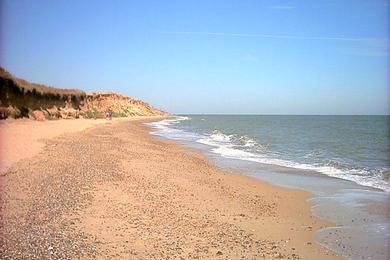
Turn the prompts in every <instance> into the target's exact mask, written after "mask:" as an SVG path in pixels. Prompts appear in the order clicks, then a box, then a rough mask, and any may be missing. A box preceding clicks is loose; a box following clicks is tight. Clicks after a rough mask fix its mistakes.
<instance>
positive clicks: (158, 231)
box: [0, 119, 340, 259]
mask: <svg viewBox="0 0 390 260" xmlns="http://www.w3.org/2000/svg"><path fill="white" fill-rule="evenodd" d="M145 120H146V119H142V120H130V119H122V120H119V119H118V120H117V119H115V120H113V121H107V120H81V119H80V120H58V121H46V122H36V121H30V120H21V121H19V120H13V121H12V120H11V121H5V122H2V123H1V125H0V131H1V158H2V161H1V165H2V166H1V167H2V168H1V169H2V171H1V175H0V178H1V179H0V181H1V234H2V235H1V249H0V254H1V258H2V259H8V258H9V259H34V258H40V259H42V258H64V259H74V258H83V259H90V258H98V259H107V258H117V259H152V258H153V259H167V258H174V259H175V258H177V259H192V258H194V259H258V258H286V259H339V258H340V257H339V256H337V255H335V254H334V253H333V252H331V251H329V250H327V249H325V248H322V247H320V246H319V245H318V244H316V242H315V241H314V231H315V230H317V229H319V228H322V227H325V226H327V225H328V223H326V222H324V221H321V220H319V219H316V218H314V217H313V216H312V215H311V213H310V205H309V204H308V202H307V201H306V200H307V199H308V198H309V196H310V194H309V193H307V192H303V191H298V190H291V189H285V188H280V187H277V186H274V185H270V184H267V183H265V182H261V181H258V180H255V179H252V178H249V177H245V176H242V175H239V174H238V173H237V174H231V173H226V172H224V171H222V170H221V169H218V168H217V167H215V166H213V165H211V164H210V163H209V162H208V161H207V158H205V157H204V156H203V155H201V154H199V153H197V152H195V151H192V150H190V149H188V148H185V147H184V146H182V145H180V144H178V143H175V142H172V141H165V140H160V139H157V138H155V137H152V136H151V135H150V134H149V131H150V130H149V129H148V128H147V127H146V126H145V125H143V122H145ZM148 120H151V119H148Z"/></svg>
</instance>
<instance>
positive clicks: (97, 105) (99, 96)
mask: <svg viewBox="0 0 390 260" xmlns="http://www.w3.org/2000/svg"><path fill="white" fill-rule="evenodd" d="M108 111H111V112H112V115H113V116H114V117H119V116H121V117H136V116H158V115H166V113H165V112H163V111H160V110H157V109H154V108H153V107H151V106H149V104H147V103H145V102H143V101H141V100H136V99H133V98H130V97H125V96H122V95H119V94H116V93H91V94H87V93H85V92H84V91H81V90H77V89H59V88H54V87H48V86H45V85H40V84H34V83H30V82H27V81H25V80H22V79H19V78H16V77H14V76H12V75H11V74H10V73H9V72H7V71H6V70H5V69H3V68H0V119H6V118H22V117H28V118H32V119H36V120H46V119H58V118H103V117H104V114H105V113H106V112H108Z"/></svg>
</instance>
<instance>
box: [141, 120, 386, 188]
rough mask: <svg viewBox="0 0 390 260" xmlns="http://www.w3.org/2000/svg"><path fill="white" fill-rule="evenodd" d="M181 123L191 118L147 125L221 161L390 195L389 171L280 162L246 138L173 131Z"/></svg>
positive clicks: (272, 154)
mask: <svg viewBox="0 0 390 260" xmlns="http://www.w3.org/2000/svg"><path fill="white" fill-rule="evenodd" d="M183 120H191V118H188V117H175V118H171V119H164V120H162V121H158V122H153V123H148V125H150V126H152V127H153V128H154V129H155V130H154V131H153V132H152V134H154V135H159V136H162V137H166V138H170V139H175V140H183V141H193V142H197V143H201V144H204V145H208V146H210V147H211V148H210V151H211V152H213V153H215V154H219V155H220V156H222V157H224V158H229V159H236V160H243V161H251V162H257V163H262V164H269V165H277V166H283V167H289V168H295V169H300V170H310V171H316V172H319V173H322V174H325V175H328V176H331V177H336V178H340V179H345V180H350V181H353V182H356V183H358V184H361V185H364V186H370V187H374V188H378V189H381V190H384V191H387V192H390V185H389V183H388V181H386V180H384V179H383V178H381V176H382V175H384V176H388V169H387V170H386V169H384V170H383V171H381V170H378V171H376V172H373V171H370V170H369V169H362V168H358V169H356V168H353V167H351V166H348V167H347V166H346V165H343V164H341V163H340V162H337V161H328V162H324V164H323V165H319V164H314V163H313V164H309V163H298V162H294V161H290V160H285V159H281V158H279V157H280V156H281V155H280V154H277V153H271V152H270V151H269V149H268V147H267V146H264V145H262V144H261V143H260V142H259V141H258V140H256V139H253V138H250V137H249V136H247V135H239V134H235V133H232V134H226V133H224V132H222V131H221V130H218V129H215V130H214V131H213V132H212V133H211V134H197V133H193V132H188V131H184V130H182V129H178V128H174V127H173V126H174V125H176V124H178V123H179V122H180V121H183ZM320 153H321V152H320V151H313V153H312V154H308V155H306V156H304V157H305V158H308V157H316V156H317V155H318V154H320ZM385 179H386V178H385Z"/></svg>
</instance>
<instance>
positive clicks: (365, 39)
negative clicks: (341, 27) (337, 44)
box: [157, 31, 373, 42]
mask: <svg viewBox="0 0 390 260" xmlns="http://www.w3.org/2000/svg"><path fill="white" fill-rule="evenodd" d="M157 33H161V34H183V35H204V36H230V37H259V38H273V39H295V40H328V41H353V42H361V41H368V40H373V39H368V38H348V37H317V36H295V35H279V34H259V33H223V32H186V31H177V32H175V31H157Z"/></svg>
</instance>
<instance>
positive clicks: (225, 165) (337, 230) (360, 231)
mask: <svg viewBox="0 0 390 260" xmlns="http://www.w3.org/2000/svg"><path fill="white" fill-rule="evenodd" d="M184 118H185V116H184V117H183V119H181V118H180V119H177V120H185V119H184ZM150 125H151V126H152V128H153V131H152V132H151V133H152V134H153V135H155V136H158V137H159V138H162V139H163V140H166V139H168V140H176V141H178V142H179V143H181V144H183V145H185V146H186V147H189V148H190V149H195V150H196V151H198V152H201V153H202V154H204V155H205V156H206V157H207V158H208V160H209V161H211V162H212V164H213V165H217V166H218V167H219V168H221V169H223V170H224V171H228V172H231V173H240V174H243V175H245V176H249V177H252V178H254V179H257V180H261V181H265V182H267V183H271V184H273V185H276V186H278V187H285V188H289V189H298V190H303V191H306V192H309V193H310V194H311V196H310V198H309V199H308V203H310V205H311V212H312V214H313V216H315V217H317V218H319V219H322V220H325V221H328V222H329V223H332V224H331V226H330V227H326V228H322V229H320V230H317V231H316V232H315V237H316V241H317V243H319V244H321V245H322V246H324V247H326V248H330V249H331V250H333V251H334V252H337V253H338V254H339V255H341V256H343V257H345V258H347V259H368V258H372V259H374V258H375V259H387V258H388V246H387V242H386V241H388V232H387V230H388V227H389V225H390V222H389V217H390V215H389V211H388V207H387V206H386V205H387V204H388V201H389V199H390V195H389V194H388V193H386V192H385V191H383V190H378V189H376V188H373V187H368V186H362V185H360V184H357V183H355V182H353V181H350V180H345V179H342V178H337V177H332V176H328V175H326V174H323V173H319V172H315V171H313V170H300V169H296V168H290V167H286V166H279V165H271V164H263V163H260V162H255V161H253V162H252V161H247V160H245V159H241V158H230V157H224V156H223V155H221V154H220V153H218V152H215V151H214V150H213V149H214V144H213V145H206V144H204V143H203V142H199V138H201V137H199V136H196V138H195V137H192V136H191V134H192V132H191V130H190V129H188V128H187V129H186V130H184V131H185V133H186V135H184V138H181V136H180V135H179V134H176V132H175V131H174V130H175V129H176V128H175V127H174V128H173V131H172V132H171V130H172V129H170V125H169V124H166V123H164V120H163V121H161V123H160V122H156V123H153V124H150ZM165 129H166V130H165ZM178 129H179V131H180V129H181V128H180V127H178ZM171 133H172V134H171ZM195 135H196V134H195ZM195 135H194V136H195ZM187 136H189V137H187ZM200 136H201V135H200Z"/></svg>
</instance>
